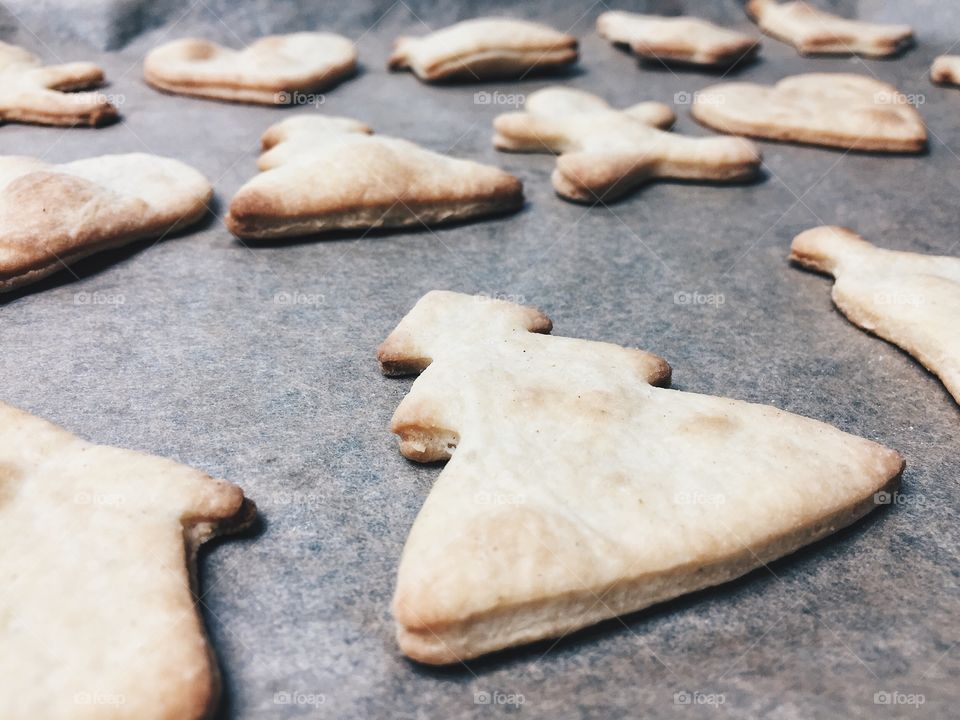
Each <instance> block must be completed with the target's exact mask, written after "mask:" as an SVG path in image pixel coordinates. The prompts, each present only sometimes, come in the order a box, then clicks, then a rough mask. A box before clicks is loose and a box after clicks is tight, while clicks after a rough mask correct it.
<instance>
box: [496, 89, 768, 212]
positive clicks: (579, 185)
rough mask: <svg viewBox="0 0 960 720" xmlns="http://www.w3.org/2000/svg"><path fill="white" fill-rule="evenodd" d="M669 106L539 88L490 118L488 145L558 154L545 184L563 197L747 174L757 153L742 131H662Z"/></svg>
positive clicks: (610, 195) (596, 197)
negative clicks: (620, 103)
mask: <svg viewBox="0 0 960 720" xmlns="http://www.w3.org/2000/svg"><path fill="white" fill-rule="evenodd" d="M674 120H675V116H674V114H673V111H672V110H671V109H670V108H669V107H667V106H666V105H663V104H661V103H651V102H646V103H640V104H638V105H634V106H632V107H629V108H626V109H624V110H616V109H614V108H612V107H610V105H608V104H607V103H606V102H605V101H604V100H602V99H601V98H598V97H597V96H595V95H591V94H589V93H586V92H583V91H582V90H573V89H570V88H563V87H549V88H545V89H543V90H539V91H537V92H535V93H533V94H532V95H530V96H529V97H528V98H527V102H526V105H525V106H524V111H523V112H514V113H507V114H504V115H500V116H498V117H497V118H496V120H494V129H495V131H496V133H495V135H494V139H493V142H494V145H495V146H496V147H497V149H498V150H505V151H511V152H552V153H557V154H558V155H560V157H559V158H558V159H557V167H556V169H555V170H554V172H553V187H554V189H555V190H556V191H557V193H558V194H559V195H560V196H561V197H563V198H566V199H567V200H573V201H576V202H587V203H590V202H604V201H608V200H615V199H617V198H619V197H622V196H623V195H626V194H627V193H629V192H631V191H633V190H635V189H636V188H637V187H638V186H640V185H642V184H644V183H647V182H649V181H651V180H655V179H660V178H671V179H682V180H704V181H713V182H729V181H742V180H747V179H749V178H752V177H754V176H755V175H756V174H757V172H758V170H759V167H760V153H759V151H758V150H757V148H756V147H755V146H754V145H753V143H751V142H749V141H748V140H744V139H742V138H693V137H684V136H682V135H675V134H674V133H670V132H665V131H664V130H663V129H662V128H669V127H670V126H671V125H673V122H674Z"/></svg>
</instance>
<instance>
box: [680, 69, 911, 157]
mask: <svg viewBox="0 0 960 720" xmlns="http://www.w3.org/2000/svg"><path fill="white" fill-rule="evenodd" d="M693 117H694V118H696V119H697V120H698V121H699V122H700V123H702V124H703V125H706V126H707V127H710V128H713V129H714V130H717V131H719V132H722V133H730V134H734V135H747V136H750V137H757V138H764V139H766V140H780V141H784V142H796V143H802V144H807V145H824V146H827V147H835V148H843V149H845V150H860V151H871V152H891V153H919V152H922V151H923V150H924V148H926V145H927V129H926V126H925V125H924V122H923V118H922V117H921V116H920V113H919V112H917V110H916V108H914V107H913V106H912V105H910V104H909V102H908V97H907V96H906V95H904V94H903V93H901V92H900V91H899V90H897V88H895V87H894V86H893V85H888V84H887V83H884V82H880V81H879V80H875V79H873V78H870V77H866V76H865V75H855V74H847V73H809V74H805V75H794V76H792V77H788V78H785V79H783V80H781V81H780V82H778V83H777V84H776V85H773V86H769V85H758V84H756V83H747V82H734V83H723V84H720V85H713V86H711V87H708V88H707V89H706V90H703V91H701V92H699V93H697V95H696V96H695V98H694V103H693Z"/></svg>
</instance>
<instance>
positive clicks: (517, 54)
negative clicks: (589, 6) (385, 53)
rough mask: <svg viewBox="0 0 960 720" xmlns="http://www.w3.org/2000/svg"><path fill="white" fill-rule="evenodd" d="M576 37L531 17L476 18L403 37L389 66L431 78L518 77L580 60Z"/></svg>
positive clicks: (398, 42)
mask: <svg viewBox="0 0 960 720" xmlns="http://www.w3.org/2000/svg"><path fill="white" fill-rule="evenodd" d="M577 56H578V52H577V39H576V38H575V37H572V36H571V35H567V34H566V33H562V32H557V31H556V30H554V29H553V28H551V27H548V26H546V25H541V24H540V23H535V22H529V21H527V20H512V19H508V18H477V19H475V20H465V21H463V22H458V23H456V24H455V25H451V26H450V27H446V28H443V29H442V30H437V31H436V32H432V33H430V34H429V35H425V36H424V37H416V38H413V37H401V38H398V39H397V41H396V42H395V43H394V48H393V54H392V55H391V56H390V61H389V63H388V66H389V67H390V69H391V70H408V69H409V70H412V71H413V73H414V74H415V75H416V76H417V77H418V78H420V79H421V80H424V81H426V82H434V81H437V80H466V81H468V82H473V81H480V80H489V79H491V78H503V77H518V76H523V75H527V74H528V73H531V72H543V71H550V70H557V69H559V68H563V67H566V66H568V65H571V64H573V63H575V62H576V61H577Z"/></svg>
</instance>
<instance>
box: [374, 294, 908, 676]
mask: <svg viewBox="0 0 960 720" xmlns="http://www.w3.org/2000/svg"><path fill="white" fill-rule="evenodd" d="M549 330H550V321H549V320H548V319H547V318H546V317H545V316H543V315H542V314H540V313H539V312H537V311H535V310H533V309H531V308H525V307H521V306H518V305H513V304H509V303H505V302H499V301H491V300H488V299H485V298H476V297H471V296H467V295H460V294H456V293H449V292H432V293H429V294H428V295H426V296H425V297H424V298H422V299H421V300H420V302H419V303H417V305H416V306H415V307H414V308H413V310H411V311H410V313H409V314H408V315H407V316H406V317H405V318H404V319H403V320H402V321H401V322H400V324H399V325H398V326H397V328H396V329H395V330H394V331H393V333H391V335H390V336H389V338H387V340H386V341H385V342H384V344H383V345H382V346H381V348H380V355H379V358H380V362H381V366H382V368H383V371H384V372H385V373H386V374H388V375H403V374H413V373H417V372H421V371H422V372H421V374H420V377H419V378H418V379H417V380H416V381H415V382H414V384H413V387H412V389H411V391H410V393H409V395H407V396H406V397H405V398H404V400H403V401H402V402H401V404H400V406H399V407H398V408H397V411H396V414H395V415H394V417H393V423H392V429H393V431H394V432H395V433H397V434H398V435H399V436H400V450H401V452H402V453H403V454H404V455H405V456H406V457H408V458H411V459H413V460H418V461H433V460H443V459H447V458H449V462H447V465H446V467H445V468H444V469H443V471H442V472H441V474H440V476H439V477H438V478H437V480H436V483H435V484H434V486H433V489H432V490H431V492H430V495H429V497H428V498H427V500H426V502H425V503H424V506H423V509H422V510H421V512H420V514H419V516H418V517H417V519H416V522H415V523H414V525H413V528H412V530H411V531H410V536H409V538H408V540H407V544H406V547H405V549H404V552H403V559H402V560H401V563H400V570H399V574H398V578H397V589H396V595H395V598H394V614H395V617H396V620H397V625H398V631H397V632H398V639H399V643H400V647H401V649H402V650H403V652H404V653H405V654H407V655H408V656H410V657H411V658H414V659H416V660H419V661H422V662H426V663H435V664H442V663H451V662H456V661H458V660H464V659H467V658H471V657H475V656H478V655H481V654H483V653H487V652H491V651H493V650H498V649H500V648H505V647H509V646H513V645H518V644H521V643H526V642H531V641H534V640H538V639H541V638H548V637H554V636H559V635H563V634H565V633H568V632H570V631H573V630H576V629H578V628H581V627H584V626H587V625H590V624H593V623H596V622H598V621H600V620H603V619H605V618H610V617H613V616H616V615H621V614H624V613H629V612H633V611H635V610H639V609H641V608H644V607H647V606H649V605H652V604H654V603H657V602H661V601H663V600H667V599H669V598H673V597H676V596H678V595H682V594H684V593H688V592H692V591H694V590H698V589H701V588H705V587H708V586H711V585H716V584H718V583H722V582H725V581H727V580H731V579H733V578H736V577H738V576H740V575H743V574H745V573H747V572H749V571H750V570H753V569H754V568H757V567H759V566H762V565H763V564H765V563H769V562H771V561H773V560H775V559H776V558H779V557H782V556H784V555H787V554H789V553H791V552H793V551H794V550H796V549H798V548H800V547H802V546H804V545H806V544H808V543H811V542H814V541H815V540H818V539H820V538H823V537H825V536H827V535H829V534H830V533H832V532H834V531H835V530H837V529H838V528H841V527H843V526H845V525H848V524H850V523H852V522H854V521H856V520H857V519H858V518H860V517H862V516H863V515H865V514H867V513H868V512H869V511H870V510H871V509H873V508H874V506H875V501H874V496H875V494H876V493H878V492H880V491H883V490H887V489H891V488H893V487H895V486H896V485H897V482H898V478H899V475H900V473H901V471H902V469H903V460H902V458H901V457H900V456H899V455H898V454H897V453H896V452H894V451H892V450H889V449H887V448H885V447H883V446H881V445H878V444H876V443H874V442H871V441H869V440H864V439H862V438H859V437H856V436H853V435H848V434H846V433H844V432H841V431H840V430H837V429H836V428H834V427H832V426H830V425H826V424H824V423H822V422H818V421H815V420H810V419H807V418H803V417H799V416H796V415H792V414H790V413H786V412H783V411H781V410H777V409H776V408H772V407H768V406H764V405H754V404H750V403H746V402H741V401H738V400H731V399H727V398H722V397H711V396H707V395H698V394H695V393H690V392H679V391H675V390H669V389H666V388H665V387H663V386H664V385H666V384H667V383H668V382H669V378H670V369H669V367H668V366H667V364H666V362H665V361H663V360H662V359H660V358H658V357H656V356H654V355H651V354H649V353H646V352H643V351H640V350H631V349H627V348H623V347H619V346H616V345H610V344H607V343H602V342H592V341H587V340H576V339H572V338H563V337H551V336H548V335H546V334H544V333H547V332H549Z"/></svg>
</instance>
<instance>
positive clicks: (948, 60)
mask: <svg viewBox="0 0 960 720" xmlns="http://www.w3.org/2000/svg"><path fill="white" fill-rule="evenodd" d="M930 79H931V80H932V81H933V82H935V83H937V84H939V85H960V55H941V56H940V57H938V58H937V59H936V60H934V61H933V65H931V66H930Z"/></svg>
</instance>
